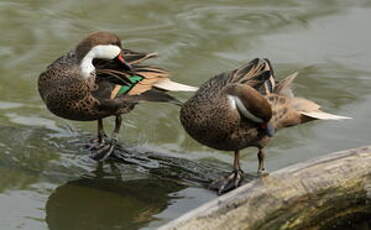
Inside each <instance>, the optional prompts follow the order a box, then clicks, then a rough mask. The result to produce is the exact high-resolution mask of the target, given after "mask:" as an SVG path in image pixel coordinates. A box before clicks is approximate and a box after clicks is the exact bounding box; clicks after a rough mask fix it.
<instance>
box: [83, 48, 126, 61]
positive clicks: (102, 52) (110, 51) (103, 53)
mask: <svg viewBox="0 0 371 230" xmlns="http://www.w3.org/2000/svg"><path fill="white" fill-rule="evenodd" d="M120 52H121V49H120V47H118V46H115V45H97V46H94V48H93V49H91V50H90V51H89V53H88V54H87V55H86V56H88V55H89V54H90V55H92V56H93V58H102V59H114V58H115V57H117V56H118V55H119V54H120Z"/></svg>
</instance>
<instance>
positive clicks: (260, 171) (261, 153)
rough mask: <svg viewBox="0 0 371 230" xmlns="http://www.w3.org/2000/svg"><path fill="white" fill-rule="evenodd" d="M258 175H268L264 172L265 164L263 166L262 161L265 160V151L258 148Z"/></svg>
mask: <svg viewBox="0 0 371 230" xmlns="http://www.w3.org/2000/svg"><path fill="white" fill-rule="evenodd" d="M257 155H258V161H259V163H258V175H260V176H265V175H268V174H269V173H268V172H267V171H265V164H264V159H265V151H264V150H263V148H259V151H258V154H257Z"/></svg>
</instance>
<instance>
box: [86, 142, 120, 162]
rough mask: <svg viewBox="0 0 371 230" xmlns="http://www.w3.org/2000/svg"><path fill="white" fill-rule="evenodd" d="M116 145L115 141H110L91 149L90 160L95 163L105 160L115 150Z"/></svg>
mask: <svg viewBox="0 0 371 230" xmlns="http://www.w3.org/2000/svg"><path fill="white" fill-rule="evenodd" d="M116 145H117V139H112V140H111V141H108V142H105V143H101V144H100V145H99V146H96V147H97V148H95V149H92V155H91V158H92V159H93V160H96V161H104V160H106V159H107V158H108V157H109V156H110V155H111V154H112V153H113V152H114V150H115V147H116Z"/></svg>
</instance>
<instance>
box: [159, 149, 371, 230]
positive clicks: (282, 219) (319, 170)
mask: <svg viewBox="0 0 371 230" xmlns="http://www.w3.org/2000/svg"><path fill="white" fill-rule="evenodd" d="M359 215H361V216H362V215H363V216H368V217H369V218H371V217H370V216H371V146H368V147H361V148H357V149H351V150H346V151H342V152H337V153H332V154H328V155H325V156H322V157H319V158H317V159H314V160H310V161H307V162H305V163H298V164H295V165H292V166H289V167H287V168H284V169H281V170H278V171H276V172H274V173H271V174H270V175H269V176H266V177H263V178H259V179H255V180H253V181H252V182H250V183H248V184H245V185H243V186H241V187H240V188H238V189H236V190H234V191H232V192H230V193H227V194H225V195H223V196H221V197H219V198H217V199H215V200H213V201H211V202H209V203H206V204H204V205H202V206H201V207H199V208H197V209H195V210H192V211H190V212H189V213H186V214H185V215H183V216H181V217H180V218H178V219H176V220H174V221H172V222H170V223H168V224H166V225H165V226H163V227H161V228H160V230H170V229H197V230H201V229H213V230H215V229H223V230H224V229H260V230H265V229H267V230H268V229H269V230H272V229H327V228H329V226H332V225H333V223H335V222H336V221H338V220H339V219H345V218H348V217H349V216H359Z"/></svg>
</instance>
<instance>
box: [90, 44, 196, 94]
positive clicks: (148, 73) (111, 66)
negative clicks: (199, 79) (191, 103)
mask: <svg viewBox="0 0 371 230" xmlns="http://www.w3.org/2000/svg"><path fill="white" fill-rule="evenodd" d="M122 55H123V56H124V58H125V60H126V61H127V62H128V63H129V64H130V65H131V66H132V70H131V71H127V70H124V69H123V68H122V67H121V65H119V64H117V63H116V62H115V61H114V60H110V61H106V60H97V61H95V62H94V66H95V67H96V75H97V81H102V80H103V81H109V82H111V83H112V84H114V86H113V90H112V94H111V99H113V98H116V97H119V96H123V95H127V96H136V97H133V98H135V100H147V101H164V100H173V101H174V100H175V99H174V98H173V97H170V96H169V95H167V94H166V92H167V91H196V90H197V89H198V88H196V87H193V86H189V85H185V84H181V83H177V82H174V81H172V80H171V79H170V74H169V72H168V71H166V70H165V69H163V68H160V67H157V66H151V65H144V64H141V63H142V62H143V61H145V60H148V59H150V58H153V57H156V56H157V54H156V53H140V52H135V51H131V50H128V49H124V50H123V51H122ZM148 91H152V92H148ZM146 92H148V93H146ZM142 94H144V95H142ZM160 94H162V95H160ZM139 95H142V96H139Z"/></svg>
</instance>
